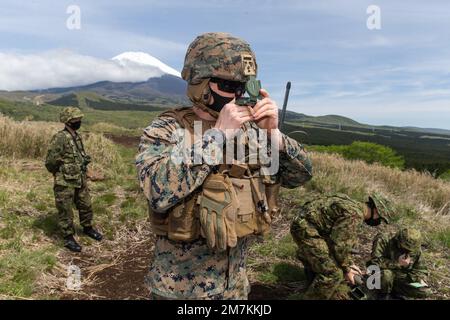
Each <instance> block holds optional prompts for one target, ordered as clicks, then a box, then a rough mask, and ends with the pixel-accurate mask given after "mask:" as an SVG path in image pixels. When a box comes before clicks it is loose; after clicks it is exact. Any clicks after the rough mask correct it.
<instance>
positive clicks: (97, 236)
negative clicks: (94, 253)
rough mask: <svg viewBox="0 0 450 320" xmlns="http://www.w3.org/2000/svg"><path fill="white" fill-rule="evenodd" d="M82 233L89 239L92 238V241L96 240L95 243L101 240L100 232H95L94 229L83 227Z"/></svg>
mask: <svg viewBox="0 0 450 320" xmlns="http://www.w3.org/2000/svg"><path fill="white" fill-rule="evenodd" d="M83 233H84V234H85V235H87V236H88V237H90V238H92V239H94V240H97V241H100V240H102V239H103V236H102V234H101V233H100V232H98V231H97V230H95V229H94V228H92V227H84V228H83Z"/></svg>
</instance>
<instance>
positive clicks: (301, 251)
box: [291, 218, 350, 300]
mask: <svg viewBox="0 0 450 320" xmlns="http://www.w3.org/2000/svg"><path fill="white" fill-rule="evenodd" d="M291 234H292V237H293V238H294V240H295V242H296V244H297V246H298V250H297V258H298V259H299V260H300V261H301V262H302V263H303V265H304V267H305V275H306V277H307V279H308V280H309V282H310V284H309V286H308V289H307V290H306V292H305V294H304V295H303V298H304V299H307V300H328V299H333V300H342V299H349V290H350V288H349V286H348V285H347V284H346V282H345V280H344V273H343V271H342V269H341V268H340V267H339V266H338V264H337V263H336V261H335V259H334V257H333V254H332V250H330V248H329V245H328V243H327V241H326V240H325V239H324V238H323V237H321V236H320V235H319V233H318V231H317V229H316V228H315V227H314V226H313V225H311V224H310V223H309V222H308V221H307V220H305V219H303V218H296V219H294V221H293V223H292V225H291Z"/></svg>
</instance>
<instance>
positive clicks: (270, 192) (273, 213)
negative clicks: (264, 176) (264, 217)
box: [265, 182, 281, 218]
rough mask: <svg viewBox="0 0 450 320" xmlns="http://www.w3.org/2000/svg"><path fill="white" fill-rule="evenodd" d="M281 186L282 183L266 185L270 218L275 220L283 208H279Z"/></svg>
mask: <svg viewBox="0 0 450 320" xmlns="http://www.w3.org/2000/svg"><path fill="white" fill-rule="evenodd" d="M280 186H281V183H279V182H277V183H271V184H265V187H266V197H267V205H268V206H269V214H270V217H272V218H275V217H277V216H278V215H279V214H280V212H281V210H280V209H281V208H280V206H279V202H278V198H279V195H280Z"/></svg>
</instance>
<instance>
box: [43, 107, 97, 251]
mask: <svg viewBox="0 0 450 320" xmlns="http://www.w3.org/2000/svg"><path fill="white" fill-rule="evenodd" d="M81 118H83V114H82V113H81V111H80V109H78V108H73V107H67V108H64V109H63V111H62V112H61V114H60V121H61V122H62V123H64V124H65V127H64V129H63V130H61V131H59V132H58V133H56V134H55V135H54V136H53V138H52V141H51V143H50V147H49V149H48V153H47V158H46V161H45V166H46V168H47V170H48V171H49V172H51V173H52V174H53V176H54V187H53V190H54V194H55V203H56V208H57V209H58V217H59V224H60V226H61V230H62V232H63V235H64V240H65V247H67V248H68V249H69V250H71V251H75V252H80V251H81V246H80V245H79V244H78V243H77V241H76V240H75V239H74V237H73V235H74V233H75V230H74V226H73V212H72V206H73V204H74V203H75V206H76V208H77V209H78V211H79V213H80V223H81V225H82V226H83V232H84V233H85V234H86V235H88V236H89V237H91V238H93V239H95V240H97V241H100V240H101V239H102V235H101V234H100V233H99V232H97V231H96V230H95V229H94V228H92V205H91V197H90V195H89V189H88V186H87V181H86V171H87V165H88V164H89V162H90V161H91V160H90V156H89V155H87V154H86V152H85V150H84V146H83V141H82V140H81V136H80V135H79V134H78V133H77V130H78V129H79V128H80V126H81Z"/></svg>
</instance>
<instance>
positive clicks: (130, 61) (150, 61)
mask: <svg viewBox="0 0 450 320" xmlns="http://www.w3.org/2000/svg"><path fill="white" fill-rule="evenodd" d="M112 60H113V61H116V62H118V63H119V64H120V65H121V66H124V67H129V66H133V65H134V66H135V65H136V64H137V65H143V66H152V67H156V68H158V69H159V70H161V71H162V72H163V73H166V74H170V75H173V76H176V77H179V78H181V74H180V72H178V71H177V70H175V69H174V68H172V67H170V66H168V65H167V64H165V63H164V62H162V61H161V60H159V59H157V58H155V57H153V56H151V55H149V54H148V53H145V52H136V51H129V52H124V53H121V54H119V55H117V56H115V57H114V58H112Z"/></svg>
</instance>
